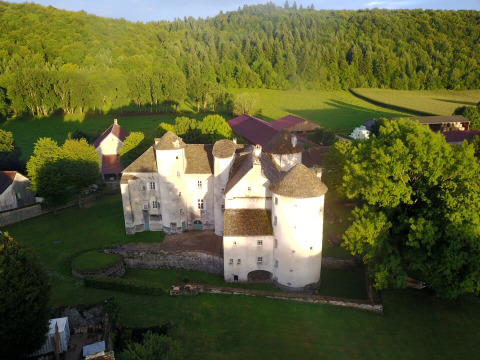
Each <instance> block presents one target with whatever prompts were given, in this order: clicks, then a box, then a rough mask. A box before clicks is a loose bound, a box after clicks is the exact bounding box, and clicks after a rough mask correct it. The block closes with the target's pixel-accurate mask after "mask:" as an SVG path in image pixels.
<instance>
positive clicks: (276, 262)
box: [275, 260, 278, 268]
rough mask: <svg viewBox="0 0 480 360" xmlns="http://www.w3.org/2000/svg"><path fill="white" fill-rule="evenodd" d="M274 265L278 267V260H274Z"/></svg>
mask: <svg viewBox="0 0 480 360" xmlns="http://www.w3.org/2000/svg"><path fill="white" fill-rule="evenodd" d="M275 267H276V268H278V260H275Z"/></svg>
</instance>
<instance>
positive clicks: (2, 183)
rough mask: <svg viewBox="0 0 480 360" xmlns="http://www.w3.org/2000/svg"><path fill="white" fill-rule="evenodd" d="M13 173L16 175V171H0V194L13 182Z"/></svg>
mask: <svg viewBox="0 0 480 360" xmlns="http://www.w3.org/2000/svg"><path fill="white" fill-rule="evenodd" d="M15 175H17V172H16V171H0V194H3V192H4V191H5V190H7V189H8V187H9V186H10V185H11V184H12V183H13V180H15Z"/></svg>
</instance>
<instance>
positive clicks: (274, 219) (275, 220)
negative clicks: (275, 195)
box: [273, 215, 277, 225]
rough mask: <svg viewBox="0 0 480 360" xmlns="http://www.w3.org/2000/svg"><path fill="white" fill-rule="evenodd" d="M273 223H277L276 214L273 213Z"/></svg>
mask: <svg viewBox="0 0 480 360" xmlns="http://www.w3.org/2000/svg"><path fill="white" fill-rule="evenodd" d="M273 225H277V216H276V215H275V217H274V218H273Z"/></svg>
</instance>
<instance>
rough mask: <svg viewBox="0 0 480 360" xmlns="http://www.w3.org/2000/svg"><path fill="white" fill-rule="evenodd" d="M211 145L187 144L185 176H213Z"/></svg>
mask: <svg viewBox="0 0 480 360" xmlns="http://www.w3.org/2000/svg"><path fill="white" fill-rule="evenodd" d="M213 148H214V146H213V145H202V144H200V145H197V144H195V145H194V144H188V145H187V146H186V148H185V158H186V160H187V167H186V169H185V174H213V155H212V150H213Z"/></svg>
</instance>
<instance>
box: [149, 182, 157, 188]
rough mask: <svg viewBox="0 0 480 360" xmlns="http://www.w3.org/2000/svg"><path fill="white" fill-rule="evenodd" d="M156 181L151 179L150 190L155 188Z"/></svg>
mask: <svg viewBox="0 0 480 360" xmlns="http://www.w3.org/2000/svg"><path fill="white" fill-rule="evenodd" d="M155 185H156V184H155V182H154V181H151V182H150V190H155Z"/></svg>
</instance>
